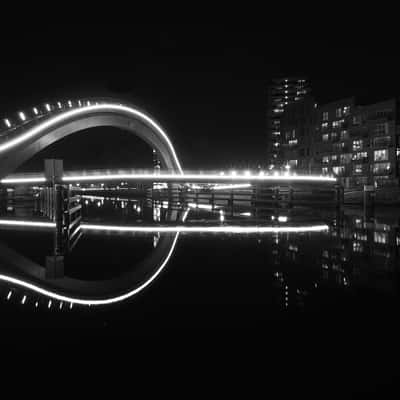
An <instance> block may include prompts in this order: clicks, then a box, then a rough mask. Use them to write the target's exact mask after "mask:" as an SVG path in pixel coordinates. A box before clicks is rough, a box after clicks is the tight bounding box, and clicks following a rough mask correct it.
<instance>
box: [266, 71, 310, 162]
mask: <svg viewBox="0 0 400 400" xmlns="http://www.w3.org/2000/svg"><path fill="white" fill-rule="evenodd" d="M309 92H310V86H309V82H308V81H307V80H306V79H305V78H302V77H285V78H280V79H274V80H273V81H272V83H271V85H270V86H269V87H268V110H267V137H268V160H267V163H268V164H269V165H270V167H271V168H276V167H280V166H282V161H283V158H282V148H281V145H282V135H281V118H282V115H283V113H284V111H285V108H286V107H287V106H288V105H290V104H292V103H294V102H297V101H300V100H301V99H303V98H304V96H305V95H306V94H308V93H309Z"/></svg>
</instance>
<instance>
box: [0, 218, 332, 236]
mask: <svg viewBox="0 0 400 400" xmlns="http://www.w3.org/2000/svg"><path fill="white" fill-rule="evenodd" d="M2 225H3V226H22V227H32V228H54V227H55V226H56V225H55V223H54V222H34V221H18V220H0V226H2ZM81 228H82V230H85V231H103V232H104V231H107V232H121V233H123V232H132V233H134V232H137V233H157V232H159V233H181V232H189V233H190V232H191V233H301V232H322V231H327V230H329V227H328V225H326V224H325V225H310V226H232V225H218V226H184V225H180V226H119V225H96V224H87V223H82V224H81Z"/></svg>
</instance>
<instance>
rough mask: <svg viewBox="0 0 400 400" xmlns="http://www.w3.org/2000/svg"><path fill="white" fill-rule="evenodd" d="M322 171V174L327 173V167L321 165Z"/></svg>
mask: <svg viewBox="0 0 400 400" xmlns="http://www.w3.org/2000/svg"><path fill="white" fill-rule="evenodd" d="M322 173H323V174H324V175H327V174H328V167H323V168H322Z"/></svg>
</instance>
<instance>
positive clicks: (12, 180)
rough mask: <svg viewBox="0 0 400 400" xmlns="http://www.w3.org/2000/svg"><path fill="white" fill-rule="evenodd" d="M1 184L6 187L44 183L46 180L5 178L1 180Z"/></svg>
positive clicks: (41, 178) (42, 178)
mask: <svg viewBox="0 0 400 400" xmlns="http://www.w3.org/2000/svg"><path fill="white" fill-rule="evenodd" d="M0 182H1V183H2V184H4V185H6V184H17V183H44V182H46V178H44V177H36V178H5V179H1V180H0Z"/></svg>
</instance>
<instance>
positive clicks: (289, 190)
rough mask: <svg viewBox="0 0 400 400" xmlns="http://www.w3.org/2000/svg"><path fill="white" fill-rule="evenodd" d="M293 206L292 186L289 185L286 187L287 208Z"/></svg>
mask: <svg viewBox="0 0 400 400" xmlns="http://www.w3.org/2000/svg"><path fill="white" fill-rule="evenodd" d="M292 207H293V188H292V187H291V186H289V189H288V208H292Z"/></svg>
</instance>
